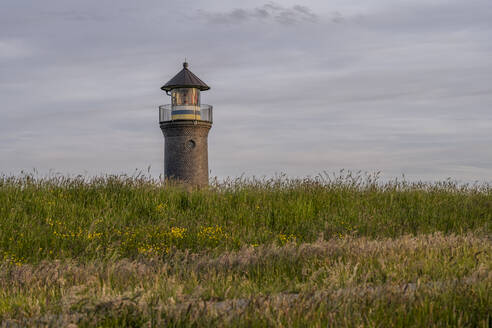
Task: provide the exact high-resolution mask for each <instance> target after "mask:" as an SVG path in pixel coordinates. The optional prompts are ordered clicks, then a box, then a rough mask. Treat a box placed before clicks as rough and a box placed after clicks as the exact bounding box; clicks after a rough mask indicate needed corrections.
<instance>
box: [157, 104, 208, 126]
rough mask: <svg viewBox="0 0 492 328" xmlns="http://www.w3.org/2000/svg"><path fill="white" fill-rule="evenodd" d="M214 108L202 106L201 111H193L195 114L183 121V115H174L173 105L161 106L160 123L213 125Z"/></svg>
mask: <svg viewBox="0 0 492 328" xmlns="http://www.w3.org/2000/svg"><path fill="white" fill-rule="evenodd" d="M212 109H213V107H212V106H210V105H205V104H203V105H200V111H198V110H195V111H193V113H194V114H191V115H189V116H188V115H187V116H188V117H189V118H186V119H183V118H182V115H176V114H173V111H172V107H171V104H168V105H162V106H159V123H162V122H171V121H178V120H191V121H204V122H210V123H213V111H212Z"/></svg>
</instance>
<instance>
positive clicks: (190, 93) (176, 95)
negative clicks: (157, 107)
mask: <svg viewBox="0 0 492 328" xmlns="http://www.w3.org/2000/svg"><path fill="white" fill-rule="evenodd" d="M171 95H172V104H173V105H174V106H181V105H195V106H198V105H200V90H198V89H195V88H179V89H174V90H172V91H171Z"/></svg>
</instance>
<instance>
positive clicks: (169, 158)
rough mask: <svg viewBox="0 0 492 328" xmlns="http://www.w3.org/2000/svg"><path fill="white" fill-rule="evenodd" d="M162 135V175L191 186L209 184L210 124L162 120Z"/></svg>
mask: <svg viewBox="0 0 492 328" xmlns="http://www.w3.org/2000/svg"><path fill="white" fill-rule="evenodd" d="M160 126H161V130H162V133H163V134H164V138H165V145H164V175H165V176H166V178H169V179H176V180H180V181H183V182H186V183H187V184H190V185H193V186H207V185H208V132H209V131H210V128H211V127H212V124H211V123H207V122H199V121H197V122H195V121H173V122H166V123H161V125H160Z"/></svg>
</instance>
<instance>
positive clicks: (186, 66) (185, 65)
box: [183, 57, 188, 68]
mask: <svg viewBox="0 0 492 328" xmlns="http://www.w3.org/2000/svg"><path fill="white" fill-rule="evenodd" d="M183 67H184V68H188V62H187V61H186V57H185V61H184V63H183Z"/></svg>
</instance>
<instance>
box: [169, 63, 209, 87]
mask: <svg viewBox="0 0 492 328" xmlns="http://www.w3.org/2000/svg"><path fill="white" fill-rule="evenodd" d="M175 88H198V89H200V90H201V91H204V90H208V89H210V87H209V86H208V85H206V84H205V82H203V81H202V80H200V79H199V78H198V77H197V76H196V75H195V74H193V73H192V72H191V71H190V70H189V69H188V63H187V62H184V63H183V69H182V70H181V71H180V72H179V73H178V74H176V76H174V77H173V78H172V79H171V80H170V81H169V82H167V83H166V84H164V85H163V86H162V88H161V89H162V90H164V91H170V90H171V89H175Z"/></svg>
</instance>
